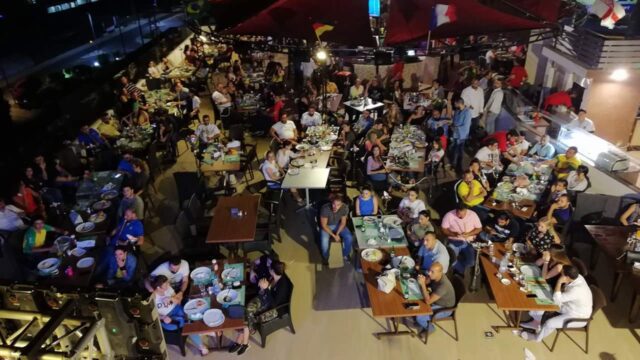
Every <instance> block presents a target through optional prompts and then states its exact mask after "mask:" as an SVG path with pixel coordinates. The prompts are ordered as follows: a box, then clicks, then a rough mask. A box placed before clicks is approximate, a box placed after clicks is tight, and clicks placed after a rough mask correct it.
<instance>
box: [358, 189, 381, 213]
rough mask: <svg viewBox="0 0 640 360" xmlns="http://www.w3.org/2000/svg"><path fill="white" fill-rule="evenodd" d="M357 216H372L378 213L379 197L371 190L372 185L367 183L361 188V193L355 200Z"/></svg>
mask: <svg viewBox="0 0 640 360" xmlns="http://www.w3.org/2000/svg"><path fill="white" fill-rule="evenodd" d="M355 208H356V209H355V214H356V216H370V215H376V214H378V197H377V196H376V195H375V194H374V193H373V191H372V190H371V186H369V185H367V184H365V185H364V186H362V190H360V195H359V196H358V197H357V198H356V201H355Z"/></svg>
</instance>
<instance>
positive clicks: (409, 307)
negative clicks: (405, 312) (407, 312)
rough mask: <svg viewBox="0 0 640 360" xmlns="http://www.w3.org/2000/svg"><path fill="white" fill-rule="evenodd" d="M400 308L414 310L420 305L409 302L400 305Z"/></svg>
mask: <svg viewBox="0 0 640 360" xmlns="http://www.w3.org/2000/svg"><path fill="white" fill-rule="evenodd" d="M402 306H404V308H405V309H411V310H416V309H418V308H419V307H420V304H418V303H417V302H410V303H404V304H402Z"/></svg>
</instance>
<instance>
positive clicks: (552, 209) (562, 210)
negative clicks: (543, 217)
mask: <svg viewBox="0 0 640 360" xmlns="http://www.w3.org/2000/svg"><path fill="white" fill-rule="evenodd" d="M572 214H573V207H572V206H571V200H569V195H567V194H564V195H560V196H559V197H558V200H556V201H554V202H553V203H552V204H551V206H549V209H548V210H547V218H548V219H549V220H550V221H551V224H553V225H560V226H564V225H566V224H568V223H569V220H571V215H572Z"/></svg>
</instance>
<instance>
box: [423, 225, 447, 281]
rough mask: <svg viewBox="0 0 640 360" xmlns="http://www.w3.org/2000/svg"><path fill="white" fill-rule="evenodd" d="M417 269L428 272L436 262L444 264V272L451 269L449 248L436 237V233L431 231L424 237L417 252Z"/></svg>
mask: <svg viewBox="0 0 640 360" xmlns="http://www.w3.org/2000/svg"><path fill="white" fill-rule="evenodd" d="M416 257H417V261H416V270H418V271H420V272H425V273H427V272H428V271H429V269H430V268H431V265H433V264H434V263H436V262H437V263H440V264H441V265H442V271H443V272H444V273H446V272H447V270H449V261H450V259H449V253H448V252H447V248H446V247H445V246H444V244H442V242H440V240H438V238H436V233H434V232H433V231H429V232H427V233H426V234H424V236H423V237H422V245H421V246H420V248H419V249H418V252H417V253H416Z"/></svg>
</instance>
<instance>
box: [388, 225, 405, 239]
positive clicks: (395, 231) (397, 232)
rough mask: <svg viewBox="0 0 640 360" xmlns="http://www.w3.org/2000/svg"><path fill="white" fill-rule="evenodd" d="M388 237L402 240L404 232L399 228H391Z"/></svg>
mask: <svg viewBox="0 0 640 360" xmlns="http://www.w3.org/2000/svg"><path fill="white" fill-rule="evenodd" d="M389 237H390V238H392V239H400V240H402V238H404V232H403V231H402V229H399V228H395V227H394V228H391V229H389Z"/></svg>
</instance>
